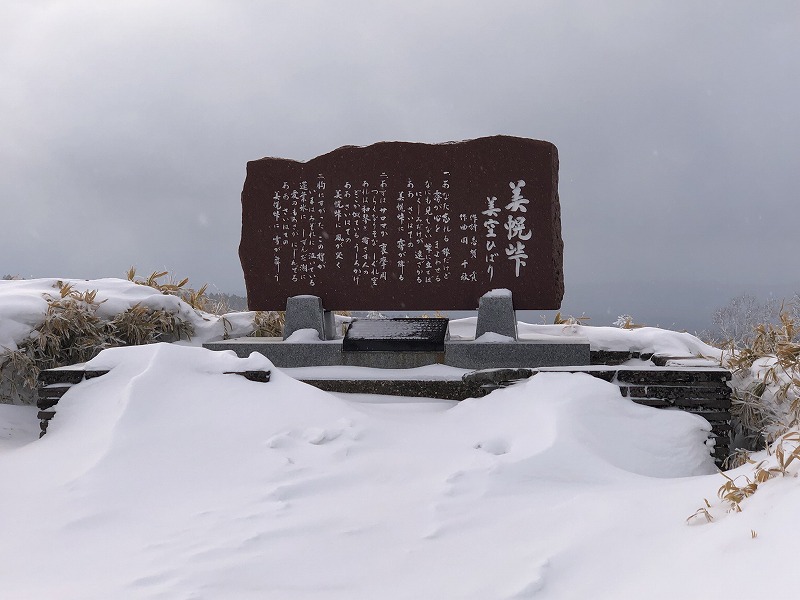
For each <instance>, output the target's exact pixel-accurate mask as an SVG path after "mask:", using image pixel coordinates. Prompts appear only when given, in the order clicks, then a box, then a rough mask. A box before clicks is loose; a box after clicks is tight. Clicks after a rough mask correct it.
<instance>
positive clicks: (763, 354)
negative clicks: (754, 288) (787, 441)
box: [723, 310, 800, 449]
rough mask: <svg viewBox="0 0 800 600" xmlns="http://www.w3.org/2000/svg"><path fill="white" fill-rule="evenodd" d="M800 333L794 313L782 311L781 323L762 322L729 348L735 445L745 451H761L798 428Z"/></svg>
mask: <svg viewBox="0 0 800 600" xmlns="http://www.w3.org/2000/svg"><path fill="white" fill-rule="evenodd" d="M798 333H800V332H798V329H797V323H796V321H795V318H794V316H793V315H792V313H791V312H790V311H788V310H781V311H780V313H779V316H778V323H771V322H763V323H760V324H758V325H756V326H755V327H754V328H753V330H752V333H750V334H748V335H746V336H742V338H741V340H742V341H740V342H739V343H738V344H737V343H736V342H735V341H733V340H732V341H731V342H730V343H729V345H728V348H727V352H728V354H727V356H725V358H724V359H723V363H724V364H725V365H726V366H728V367H729V368H730V369H731V370H732V371H733V380H732V382H731V385H732V387H733V406H732V411H733V414H734V416H735V417H736V419H737V420H738V427H739V431H738V434H739V439H737V440H735V442H736V443H738V444H739V445H741V446H743V447H745V448H751V449H752V448H755V447H763V445H764V444H769V443H772V442H773V441H775V440H776V439H777V438H778V437H780V436H782V435H784V434H786V432H788V431H790V430H792V429H796V428H797V427H798V426H800V337H799V336H798Z"/></svg>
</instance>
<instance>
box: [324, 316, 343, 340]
mask: <svg viewBox="0 0 800 600" xmlns="http://www.w3.org/2000/svg"><path fill="white" fill-rule="evenodd" d="M323 320H324V321H325V339H326V340H335V339H336V338H338V337H340V336H339V332H338V331H336V315H335V314H334V313H333V311H332V310H326V311H325V314H324V315H323Z"/></svg>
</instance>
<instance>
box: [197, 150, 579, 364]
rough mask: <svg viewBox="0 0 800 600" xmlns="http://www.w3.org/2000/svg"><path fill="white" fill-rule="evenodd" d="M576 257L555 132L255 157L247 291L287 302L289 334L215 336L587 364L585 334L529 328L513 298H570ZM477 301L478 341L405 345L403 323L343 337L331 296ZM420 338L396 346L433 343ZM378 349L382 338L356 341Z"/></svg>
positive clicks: (243, 343) (300, 357)
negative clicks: (569, 271) (566, 232)
mask: <svg viewBox="0 0 800 600" xmlns="http://www.w3.org/2000/svg"><path fill="white" fill-rule="evenodd" d="M562 256H563V242H562V240H561V214H560V207H559V200H558V150H557V149H556V147H555V146H554V145H553V144H552V143H550V142H545V141H539V140H532V139H527V138H519V137H511V136H493V137H485V138H479V139H475V140H469V141H463V142H449V143H443V144H419V143H408V142H381V143H377V144H373V145H371V146H367V147H355V146H345V147H342V148H339V149H337V150H334V151H332V152H329V153H327V154H324V155H322V156H318V157H316V158H313V159H311V160H309V161H308V162H298V161H295V160H289V159H284V158H262V159H260V160H254V161H250V162H248V163H247V177H246V179H245V183H244V188H243V191H242V238H241V243H240V246H239V257H240V259H241V263H242V269H243V271H244V277H245V285H246V287H247V298H248V304H249V308H250V309H251V310H283V309H284V307H285V308H286V328H285V335H284V337H283V339H270V340H269V341H267V340H266V339H262V340H258V339H254V338H248V339H246V340H238V341H237V340H231V341H228V342H219V343H215V344H213V345H210V346H213V347H215V348H218V349H223V348H231V349H234V350H236V351H237V352H238V353H239V354H245V353H249V352H250V351H253V350H256V351H258V352H262V353H264V354H266V355H267V356H268V357H269V358H270V359H271V360H272V361H273V362H274V363H275V364H276V366H304V365H335V364H350V365H365V366H382V367H390V366H396V367H413V366H420V365H424V364H429V363H430V362H444V363H445V364H450V365H453V366H458V367H464V368H487V367H532V366H555V365H572V364H584V363H588V361H589V347H588V343H586V342H585V340H577V341H576V340H574V339H573V340H566V339H564V338H558V337H552V336H539V338H542V339H537V340H520V339H519V336H518V335H517V328H516V317H515V309H557V308H559V307H560V305H561V300H562V297H563V295H564V277H563V270H562ZM476 307H477V308H479V311H478V324H477V329H478V333H477V336H476V337H477V338H478V339H476V340H469V341H466V340H449V339H446V340H445V339H444V337H442V343H443V344H444V352H443V353H442V352H435V351H428V352H422V351H419V352H413V351H408V350H406V351H402V352H400V351H398V352H392V351H391V350H390V348H391V347H392V336H391V335H389V334H387V328H391V324H390V323H387V324H386V325H385V326H382V327H381V328H380V330H381V331H382V333H381V336H382V337H381V340H382V341H381V343H380V344H378V345H372V346H371V345H370V344H368V343H363V342H362V343H359V344H350V345H348V344H345V346H347V347H346V348H344V349H343V347H342V341H341V339H336V336H335V335H334V334H333V333H332V332H333V330H334V327H333V326H332V313H331V311H333V310H372V311H376V310H386V311H422V310H439V311H448V310H474V309H475V308H476ZM419 325H420V324H417V326H416V327H417V328H419ZM409 327H411V325H410V324H404V325H402V327H400V324H398V327H397V331H402V330H407V329H409ZM423 329H424V327H423ZM309 335H311V337H310V338H309V337H308V336H309ZM414 335H415V336H417V335H421V334H420V333H419V332H417V333H415V334H414ZM399 337H400V336H399V335H398V338H399ZM406 337H408V336H406ZM312 338H313V340H312ZM301 342H302V344H301ZM314 342H318V343H316V344H315V343H314ZM408 342H409V340H408V339H406V340H405V343H398V344H397V345H396V346H397V347H398V348H406V349H408V348H410V347H415V346H420V345H419V344H409V343H408ZM507 342H510V343H507ZM301 345H302V346H303V347H300V346H301ZM368 347H373V348H379V347H380V348H382V350H377V349H376V350H374V351H360V350H357V349H358V348H368ZM420 347H421V346H420ZM429 350H430V349H429Z"/></svg>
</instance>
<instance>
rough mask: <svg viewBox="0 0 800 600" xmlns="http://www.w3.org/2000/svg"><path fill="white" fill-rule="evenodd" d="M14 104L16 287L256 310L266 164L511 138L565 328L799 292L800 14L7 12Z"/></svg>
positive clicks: (2, 267)
mask: <svg viewBox="0 0 800 600" xmlns="http://www.w3.org/2000/svg"><path fill="white" fill-rule="evenodd" d="M0 82H2V94H0V134H1V135H0V203H1V204H2V209H3V210H2V214H0V219H2V227H0V272H2V273H0V275H1V274H4V273H9V274H20V275H22V276H26V277H45V276H59V277H83V278H95V277H109V276H113V277H121V276H123V274H124V272H125V271H126V270H127V268H128V267H129V266H131V265H136V266H137V267H138V269H139V271H140V272H141V273H145V272H149V271H152V270H154V269H161V268H169V269H170V270H173V271H174V272H176V273H177V274H179V275H181V276H189V277H190V278H191V279H192V282H193V283H196V284H200V283H203V282H209V283H211V284H213V285H215V286H216V287H217V288H219V289H220V290H223V291H230V292H239V293H242V292H243V291H244V283H243V279H242V272H241V268H240V265H239V261H238V256H237V246H238V243H239V233H240V231H239V228H240V224H241V213H240V202H239V194H240V192H241V188H242V183H243V182H244V177H245V164H246V162H247V161H248V160H252V159H256V158H260V157H262V156H283V157H287V158H294V159H298V160H307V159H310V158H313V157H314V156H316V155H318V154H321V153H324V152H327V151H329V150H332V149H334V148H337V147H339V146H342V145H346V144H356V145H367V144H370V143H373V142H377V141H381V140H404V141H420V142H443V141H449V140H460V139H470V138H474V137H480V136H484V135H494V134H509V135H517V136H524V137H531V138H536V139H545V140H549V141H552V142H553V143H555V144H556V146H558V148H559V154H560V160H561V171H560V196H561V206H562V232H563V238H564V244H565V252H564V260H565V264H564V267H565V280H566V290H567V295H566V298H565V303H564V308H565V310H566V311H567V312H572V313H578V314H579V313H580V312H582V311H586V312H587V314H589V315H590V316H593V321H592V323H594V324H598V325H599V324H609V323H610V322H611V321H613V320H614V318H616V316H617V315H618V314H620V313H622V312H629V313H632V314H633V315H634V317H637V320H644V321H647V322H648V323H650V324H655V323H656V322H659V323H660V324H661V325H667V326H668V325H676V326H679V327H688V328H690V329H691V328H693V327H698V326H699V325H696V324H694V321H692V319H693V318H695V317H703V318H707V317H709V316H710V314H711V311H712V310H713V309H714V308H715V306H716V305H720V303H721V304H724V303H725V301H726V300H727V298H728V297H730V295H732V294H737V293H740V292H741V291H757V292H759V293H762V294H763V295H766V294H769V293H776V294H783V293H790V292H789V291H790V290H794V291H800V273H798V268H797V265H798V260H797V255H798V252H797V251H798V246H800V242H799V241H798V216H799V215H800V198H799V197H798V189H800V152H798V147H799V142H798V140H800V135H799V134H800V119H798V112H799V111H800V109H799V108H798V107H800V4H798V3H797V2H796V1H782V2H735V1H718V2H717V1H709V2H700V1H697V0H695V1H676V0H669V1H664V2H644V1H630V2H597V1H586V2H565V1H558V2H556V1H553V2H535V1H500V0H496V1H493V2H456V1H427V2H422V1H418V0H404V1H403V2H380V1H378V0H367V1H356V0H342V1H333V0H321V1H302V0H296V1H294V0H293V1H287V0H282V1H280V2H273V1H264V2H255V1H252V2H247V1H231V0H227V1H219V2H203V1H197V0H195V1H192V2H180V1H174V0H173V1H170V2H161V1H153V2H147V1H142V0H136V1H131V2H122V1H120V2H100V1H97V0H94V1H91V2H81V1H77V0H76V1H64V2H45V1H35V0H26V1H23V2H15V1H14V0H3V1H2V2H1V3H0ZM432 308H436V307H432Z"/></svg>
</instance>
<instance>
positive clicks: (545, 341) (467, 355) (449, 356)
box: [203, 336, 590, 369]
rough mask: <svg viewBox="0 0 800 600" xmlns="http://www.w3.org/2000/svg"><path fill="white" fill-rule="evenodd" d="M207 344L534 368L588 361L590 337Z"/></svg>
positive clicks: (273, 354) (394, 361)
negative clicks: (413, 347) (438, 344)
mask: <svg viewBox="0 0 800 600" xmlns="http://www.w3.org/2000/svg"><path fill="white" fill-rule="evenodd" d="M203 347H204V348H208V349H209V350H233V351H234V352H235V353H236V355H237V356H240V357H246V356H249V355H250V353H252V352H258V353H260V354H263V355H264V356H266V357H267V358H268V359H270V360H271V361H272V363H273V364H274V365H275V366H276V367H284V368H291V367H311V366H335V365H348V366H355V367H375V368H381V369H409V368H414V367H421V366H424V365H431V364H444V365H450V366H453V367H459V368H462V369H493V368H520V367H523V368H524V367H527V368H536V367H559V366H571V365H588V364H589V362H590V354H589V342H588V340H585V339H580V338H578V339H575V338H569V339H567V338H557V337H552V336H537V338H536V339H521V340H519V341H516V342H508V343H502V342H500V343H496V342H480V341H478V342H476V341H472V340H451V341H447V342H445V348H444V352H404V351H392V352H367V351H359V352H345V351H343V350H342V340H329V341H320V342H301V343H293V342H285V341H283V339H282V338H251V337H250V338H236V339H232V340H223V341H219V342H209V343H207V344H203Z"/></svg>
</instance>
